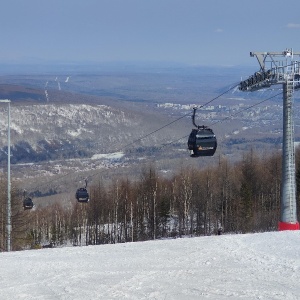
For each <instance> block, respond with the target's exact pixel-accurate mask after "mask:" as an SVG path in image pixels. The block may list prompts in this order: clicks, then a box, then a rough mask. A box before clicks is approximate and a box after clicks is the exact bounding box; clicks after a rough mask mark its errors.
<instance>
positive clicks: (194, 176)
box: [0, 150, 300, 251]
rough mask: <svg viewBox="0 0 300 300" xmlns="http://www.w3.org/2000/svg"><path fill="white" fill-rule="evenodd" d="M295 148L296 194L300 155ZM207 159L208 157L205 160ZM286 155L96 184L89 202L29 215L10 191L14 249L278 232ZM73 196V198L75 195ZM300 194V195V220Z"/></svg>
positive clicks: (2, 226) (2, 227) (1, 233)
mask: <svg viewBox="0 0 300 300" xmlns="http://www.w3.org/2000/svg"><path fill="white" fill-rule="evenodd" d="M299 153H300V152H299V150H297V151H296V179H297V195H299V192H300V155H299ZM203 159H205V158H203ZM281 168H282V165H281V154H280V153H274V154H271V155H269V156H266V155H265V156H263V157H262V156H259V155H257V154H256V153H255V152H254V151H252V150H251V151H250V152H249V153H246V154H245V155H244V157H243V158H242V160H241V161H239V162H236V163H231V162H229V161H228V160H227V159H225V158H224V159H222V158H220V159H219V163H218V164H217V165H216V166H214V167H205V168H203V169H195V168H184V167H183V168H182V169H180V170H179V171H178V172H177V173H176V174H175V175H174V176H172V177H171V178H164V177H161V176H159V175H158V173H157V171H156V169H155V166H153V165H149V166H148V167H145V168H144V169H143V170H141V174H140V176H139V178H138V180H135V181H132V180H129V179H127V178H120V179H119V180H116V181H114V182H112V183H111V184H110V185H108V186H104V184H103V183H102V182H101V181H99V182H97V183H96V184H94V185H93V186H91V188H90V190H89V193H90V198H91V200H90V201H89V203H78V202H76V200H72V205H71V206H70V207H68V208H63V207H62V205H60V203H55V204H53V205H49V206H46V207H39V206H37V207H36V209H34V210H31V211H26V210H25V211H24V210H23V208H22V205H21V204H20V203H22V200H21V198H20V192H19V191H18V189H17V188H16V187H15V186H14V185H13V186H12V196H11V199H12V235H11V241H12V249H13V250H22V249H30V248H40V247H52V246H62V245H73V246H82V245H99V244H107V243H124V242H135V241H145V240H152V239H162V238H177V237H184V236H204V235H212V234H216V233H217V231H218V229H219V228H222V231H223V232H224V233H248V232H264V231H276V230H277V229H278V223H279V220H280V186H281ZM6 184H7V182H6V180H5V178H2V179H1V182H0V186H1V194H0V203H1V212H0V217H1V219H0V250H1V251H5V249H6V239H7V236H6V234H7V233H6V223H7V215H6V205H7V195H6V188H5V185H6ZM72 199H73V198H72ZM299 203H300V201H299V196H297V206H298V210H297V211H298V218H299Z"/></svg>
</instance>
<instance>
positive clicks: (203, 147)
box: [188, 126, 217, 157]
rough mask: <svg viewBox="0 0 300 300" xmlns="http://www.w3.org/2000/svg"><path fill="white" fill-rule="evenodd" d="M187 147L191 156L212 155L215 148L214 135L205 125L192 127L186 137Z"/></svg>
mask: <svg viewBox="0 0 300 300" xmlns="http://www.w3.org/2000/svg"><path fill="white" fill-rule="evenodd" d="M188 149H189V150H191V151H192V152H193V153H192V155H191V156H192V157H198V156H213V155H214V154H215V152H216V149H217V138H216V135H215V134H214V132H213V131H212V129H210V128H208V127H206V126H199V127H198V129H192V132H191V134H190V136H189V139H188Z"/></svg>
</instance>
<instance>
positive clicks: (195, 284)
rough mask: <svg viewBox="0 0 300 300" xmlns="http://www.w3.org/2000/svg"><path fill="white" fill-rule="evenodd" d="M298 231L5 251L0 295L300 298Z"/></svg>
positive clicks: (165, 299)
mask: <svg viewBox="0 0 300 300" xmlns="http://www.w3.org/2000/svg"><path fill="white" fill-rule="evenodd" d="M299 241H300V232H299V231H282V232H271V233H256V234H244V235H243V234H240V235H221V236H210V237H198V238H182V239H172V240H156V241H147V242H138V243H126V244H114V245H99V246H87V247H65V248H54V249H41V250H28V251H19V252H3V253H0V266H1V272H0V279H1V280H0V299H72V300H73V299H80V300H82V299H105V300H108V299H137V300H141V299H161V300H170V299H172V300H173V299H175V300H177V299H180V300H181V299H184V300H185V299H285V300H288V299H299V298H300V270H299V268H300V242H299Z"/></svg>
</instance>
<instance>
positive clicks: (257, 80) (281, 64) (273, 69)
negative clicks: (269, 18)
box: [239, 49, 300, 92]
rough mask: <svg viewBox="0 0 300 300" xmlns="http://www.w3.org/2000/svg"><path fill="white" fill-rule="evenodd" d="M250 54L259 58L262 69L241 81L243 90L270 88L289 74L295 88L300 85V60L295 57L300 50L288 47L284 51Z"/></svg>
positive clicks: (240, 86)
mask: <svg viewBox="0 0 300 300" xmlns="http://www.w3.org/2000/svg"><path fill="white" fill-rule="evenodd" d="M250 56H251V57H256V58H257V60H258V63H259V65H260V70H259V71H258V72H255V73H254V74H253V75H251V76H250V77H249V78H248V79H246V80H243V81H241V82H240V85H239V89H240V90H241V91H250V92H253V91H257V90H259V89H263V88H269V87H271V85H273V84H283V83H285V82H286V80H287V76H288V77H289V78H288V79H289V80H293V82H294V87H295V88H298V87H299V84H300V62H299V61H296V60H293V59H294V56H300V52H293V50H291V49H286V50H285V51H282V52H250ZM279 57H281V59H278V58H279ZM291 77H292V78H291Z"/></svg>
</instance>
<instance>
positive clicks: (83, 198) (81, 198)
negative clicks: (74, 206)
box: [75, 188, 90, 202]
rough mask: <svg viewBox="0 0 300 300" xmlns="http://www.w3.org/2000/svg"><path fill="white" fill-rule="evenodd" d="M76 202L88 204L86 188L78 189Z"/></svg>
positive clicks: (88, 198)
mask: <svg viewBox="0 0 300 300" xmlns="http://www.w3.org/2000/svg"><path fill="white" fill-rule="evenodd" d="M75 197H76V199H77V201H78V202H89V200H90V197H89V193H88V191H87V189H86V188H79V189H78V190H77V191H76V195H75Z"/></svg>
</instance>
